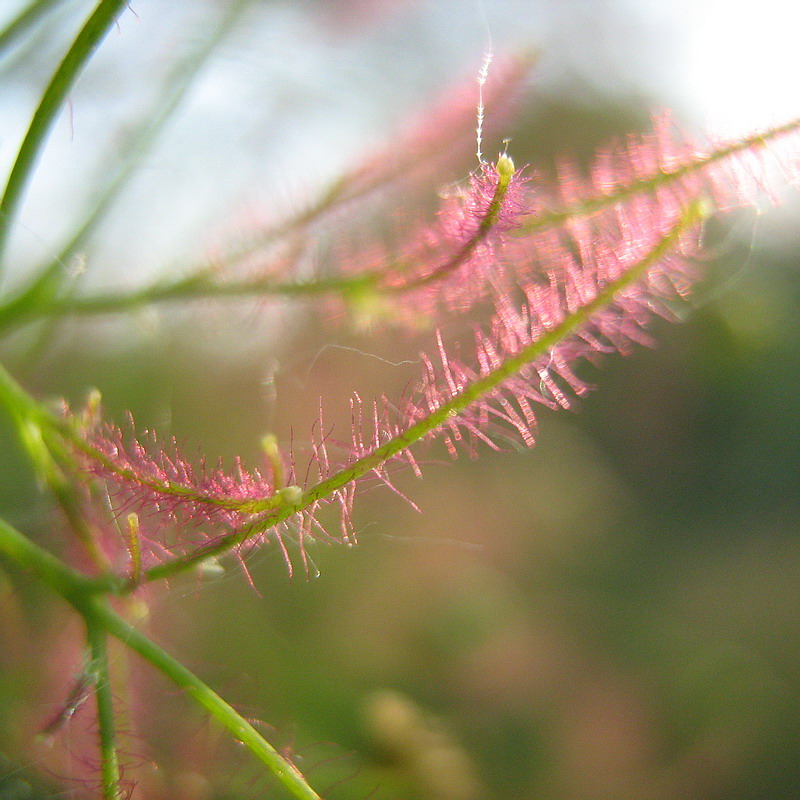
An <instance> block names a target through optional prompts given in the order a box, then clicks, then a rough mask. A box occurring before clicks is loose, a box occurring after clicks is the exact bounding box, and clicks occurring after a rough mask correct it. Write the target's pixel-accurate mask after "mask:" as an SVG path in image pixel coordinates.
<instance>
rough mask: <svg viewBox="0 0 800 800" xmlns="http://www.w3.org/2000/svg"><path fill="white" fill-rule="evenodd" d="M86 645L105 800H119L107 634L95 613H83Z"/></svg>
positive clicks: (117, 762) (120, 790)
mask: <svg viewBox="0 0 800 800" xmlns="http://www.w3.org/2000/svg"><path fill="white" fill-rule="evenodd" d="M84 620H85V622H86V633H87V641H88V643H89V650H90V651H91V654H92V662H91V667H90V669H91V675H92V680H93V681H94V696H95V700H96V701H97V723H98V735H99V739H100V768H101V779H102V785H103V798H104V800H119V798H120V796H121V794H122V787H121V785H120V771H119V758H118V756H117V745H116V739H117V736H116V725H115V722H114V705H113V695H112V691H111V673H110V672H109V669H108V650H107V647H106V631H105V627H104V625H103V623H102V621H100V620H98V618H97V616H96V615H95V614H94V613H84Z"/></svg>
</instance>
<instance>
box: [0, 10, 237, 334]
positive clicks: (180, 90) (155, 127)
mask: <svg viewBox="0 0 800 800" xmlns="http://www.w3.org/2000/svg"><path fill="white" fill-rule="evenodd" d="M251 5H252V0H237V2H235V3H232V4H230V5H229V6H228V7H227V8H226V10H225V12H224V14H223V15H222V17H221V19H220V20H219V22H218V24H217V26H216V27H215V28H214V30H213V31H212V32H211V33H210V35H209V36H207V37H206V38H204V40H203V41H202V43H201V44H200V45H199V46H198V47H197V48H196V49H195V50H193V51H192V52H190V53H189V54H188V55H187V56H186V57H184V58H183V59H182V60H181V61H180V63H179V64H177V65H176V66H175V67H174V69H173V70H172V71H171V72H170V75H169V76H168V78H167V79H166V80H165V87H166V89H165V91H164V92H159V93H158V102H157V105H156V107H155V108H153V110H152V111H150V112H145V113H143V114H142V115H141V118H142V119H143V122H142V124H141V125H139V126H138V128H137V129H136V131H134V132H133V133H132V134H131V135H129V136H127V137H126V142H125V143H124V144H123V145H120V150H121V151H122V152H124V154H125V155H124V158H123V159H122V160H121V162H120V163H119V164H118V165H117V166H116V168H115V169H112V170H111V171H110V173H111V177H110V179H108V180H107V181H106V183H105V186H104V187H103V188H102V189H100V190H99V191H98V192H97V193H96V195H95V199H94V202H93V205H92V206H91V208H90V209H89V210H88V211H87V213H86V215H85V216H84V219H83V221H82V222H81V223H80V224H79V225H78V226H77V227H76V229H75V230H74V231H73V232H72V235H71V236H70V237H69V239H68V241H67V242H66V243H65V244H64V245H63V246H62V248H61V250H60V252H59V254H58V256H56V257H55V258H54V259H52V260H51V261H49V262H48V263H46V264H44V265H42V266H41V267H40V268H39V269H37V270H36V271H35V275H34V278H33V279H32V280H31V282H30V283H29V284H28V286H26V287H25V288H24V289H22V290H21V291H19V292H18V293H17V295H16V296H15V297H14V298H12V299H11V300H9V302H7V303H6V304H5V305H4V306H2V307H0V330H2V329H5V328H8V327H10V326H12V325H14V324H18V323H19V322H20V321H24V320H26V319H30V318H31V317H33V316H37V315H48V316H50V317H55V316H58V315H59V314H64V313H70V312H69V311H59V310H58V309H59V308H62V309H63V308H64V306H66V307H67V308H68V307H69V304H70V302H71V301H72V295H73V292H69V293H68V294H67V296H61V297H59V291H60V290H61V289H62V287H63V284H64V279H65V278H66V277H67V271H66V268H65V265H66V264H67V263H68V262H69V260H70V259H71V258H72V257H73V256H74V255H75V253H77V252H78V250H79V248H80V247H82V246H83V244H84V242H85V241H86V239H87V238H88V236H89V235H90V234H91V233H92V232H93V231H94V230H95V229H96V228H97V226H98V224H99V223H100V221H101V220H102V219H103V217H104V216H105V215H106V214H107V213H108V211H109V210H110V209H111V207H112V205H113V202H114V200H115V199H116V197H117V196H118V195H119V193H120V192H121V190H122V189H123V188H124V187H125V186H126V185H127V182H128V180H129V179H130V177H131V176H132V175H133V173H134V170H135V168H136V166H137V165H138V164H139V163H140V162H141V160H142V158H143V156H144V155H145V154H146V153H147V151H148V150H149V149H150V148H151V147H152V145H153V143H154V142H155V141H156V139H157V137H158V136H159V134H160V133H161V132H162V131H163V130H164V128H165V126H166V124H167V123H168V122H169V120H170V119H171V118H172V116H173V114H174V113H175V111H176V110H177V108H178V107H179V106H180V104H181V102H182V101H183V100H184V98H185V97H186V95H187V93H188V91H189V89H190V88H191V86H192V85H193V82H194V80H195V78H196V77H197V76H198V74H199V73H200V71H201V69H202V68H203V66H204V65H205V64H206V63H207V62H208V59H209V58H210V56H211V55H212V54H213V52H214V51H215V48H216V47H217V45H219V43H220V42H221V41H222V40H223V39H224V38H225V36H227V35H228V34H229V33H230V31H231V30H232V29H233V27H234V26H235V24H236V22H237V21H238V20H239V19H240V18H241V16H242V14H243V13H244V12H245V11H246V10H247V9H248V8H249V7H250V6H251ZM72 288H74V287H70V289H72ZM144 302H149V300H145V301H144ZM137 304H139V305H140V304H141V303H137ZM118 310H124V308H120V309H118ZM86 313H91V312H90V311H89V312H86Z"/></svg>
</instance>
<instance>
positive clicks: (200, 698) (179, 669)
mask: <svg viewBox="0 0 800 800" xmlns="http://www.w3.org/2000/svg"><path fill="white" fill-rule="evenodd" d="M94 606H95V612H96V613H97V615H98V618H99V619H101V621H102V624H103V627H104V628H105V630H106V631H108V633H110V634H111V635H112V636H115V637H116V638H117V639H119V640H120V641H121V642H122V643H123V644H125V645H126V646H127V647H129V648H130V649H131V650H133V651H134V652H135V653H138V654H139V655H140V656H142V658H144V659H146V660H147V661H149V662H150V663H151V664H152V665H153V666H154V667H156V669H158V670H160V671H161V672H162V673H163V674H164V675H166V676H167V677H168V678H169V679H170V680H171V681H172V682H173V683H174V684H175V685H176V686H179V687H180V688H181V689H183V690H184V691H185V692H186V693H187V694H188V695H189V696H190V697H191V698H192V699H193V700H194V701H195V702H196V703H198V704H199V705H201V706H202V707H203V708H205V709H206V711H208V713H209V714H211V716H213V717H214V719H216V720H217V722H219V723H220V724H221V725H222V726H224V727H225V728H227V729H228V731H229V732H230V733H231V734H233V736H234V737H235V738H236V739H237V741H240V742H241V743H242V744H243V745H244V746H245V747H246V748H247V749H248V750H249V751H250V752H251V753H253V755H254V756H255V757H256V758H258V759H259V760H260V761H261V762H262V763H263V764H265V765H266V766H267V767H268V768H269V770H270V771H271V772H272V774H273V775H275V777H276V778H277V779H278V780H279V781H280V782H281V783H282V784H283V785H284V787H285V788H286V789H288V790H289V791H290V792H291V793H292V794H293V795H294V796H295V797H297V798H299V800H320V796H319V795H318V794H317V793H316V792H315V791H314V790H313V789H312V788H311V787H310V786H309V785H308V783H306V780H305V778H303V776H302V775H301V774H300V772H299V771H298V770H297V768H296V767H295V766H294V764H292V763H291V762H290V761H289V760H288V759H286V758H285V757H284V756H282V755H281V754H280V753H279V752H278V751H277V750H276V749H275V748H274V747H273V746H272V745H271V744H270V743H269V742H268V741H267V740H266V739H264V737H263V736H262V735H261V734H260V733H259V732H258V731H257V730H256V729H255V728H254V727H253V726H252V725H251V724H250V723H249V722H248V721H247V720H246V719H245V718H244V717H243V716H242V715H241V714H239V712H238V711H236V710H235V709H234V708H232V707H231V706H230V705H228V703H226V702H225V701H224V700H223V699H222V698H221V697H220V696H219V695H218V694H217V693H216V692H215V691H214V690H213V689H211V688H210V687H209V686H207V685H206V684H205V683H203V681H201V680H200V679H199V678H198V677H197V676H196V675H195V674H194V673H192V672H190V671H189V670H188V669H186V667H184V666H183V664H181V662H180V661H177V660H176V659H175V658H173V657H172V656H171V655H169V653H167V652H166V651H165V650H163V649H162V648H160V647H159V646H158V645H157V644H156V643H155V642H153V641H151V640H150V639H148V638H147V637H146V636H145V635H144V634H142V633H140V632H139V631H138V630H136V628H134V627H133V626H132V625H130V624H128V623H127V622H126V621H125V620H124V619H122V618H121V617H120V616H119V615H118V614H116V613H115V612H114V611H112V610H111V609H110V608H109V607H108V605H106V604H105V603H101V602H98V601H95V602H94Z"/></svg>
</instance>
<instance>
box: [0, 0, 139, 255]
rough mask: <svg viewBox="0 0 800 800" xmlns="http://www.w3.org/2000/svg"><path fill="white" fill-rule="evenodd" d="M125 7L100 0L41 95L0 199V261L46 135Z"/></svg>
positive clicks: (114, 0) (116, 1)
mask: <svg viewBox="0 0 800 800" xmlns="http://www.w3.org/2000/svg"><path fill="white" fill-rule="evenodd" d="M126 6H127V3H126V0H101V2H100V3H99V4H98V5H97V8H96V9H95V11H94V13H93V14H92V15H91V16H90V17H89V19H88V20H87V21H86V24H85V25H84V26H83V28H82V29H81V31H80V33H79V34H78V36H77V38H76V39H75V41H74V42H73V44H72V46H71V47H70V49H69V51H68V52H67V54H66V56H65V57H64V60H63V61H62V62H61V64H60V65H59V67H58V69H57V70H56V71H55V73H54V74H53V77H52V79H51V80H50V83H49V85H48V86H47V88H46V89H45V91H44V93H43V94H42V99H41V101H40V102H39V106H38V108H37V109H36V111H35V113H34V115H33V119H32V120H31V124H30V126H29V127H28V132H27V134H26V135H25V138H24V139H23V141H22V145H21V146H20V149H19V153H18V154H17V158H16V161H15V162H14V166H13V167H12V168H11V173H10V174H9V176H8V182H7V183H6V188H5V192H4V193H3V198H2V200H0V259H2V256H3V253H4V251H5V247H6V244H7V242H8V236H9V233H10V231H11V225H12V222H13V220H14V217H15V216H16V214H17V211H18V209H19V205H20V202H21V201H22V196H23V193H24V191H25V188H26V187H27V185H28V182H29V181H30V179H31V176H32V175H33V170H34V167H35V166H36V161H37V159H38V157H39V154H40V153H41V150H42V147H43V146H44V142H45V140H46V138H47V134H48V133H49V131H50V128H51V127H52V125H53V123H54V122H55V119H56V117H57V116H58V114H59V112H60V111H61V108H62V106H63V104H64V101H65V100H66V98H67V95H68V93H69V91H70V89H71V88H72V86H73V84H74V83H75V81H76V79H77V77H78V75H79V74H80V73H81V71H82V70H83V68H84V66H85V65H86V63H87V62H88V61H89V59H90V58H91V56H92V54H93V53H94V51H95V50H96V49H97V47H98V46H99V44H100V42H101V41H102V39H103V37H104V36H105V34H106V33H107V31H108V29H109V28H110V27H111V26H112V25H113V24H114V22H115V21H116V19H117V17H118V16H119V14H120V13H122V11H123V10H124V9H125V8H126ZM0 263H1V262H0Z"/></svg>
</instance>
